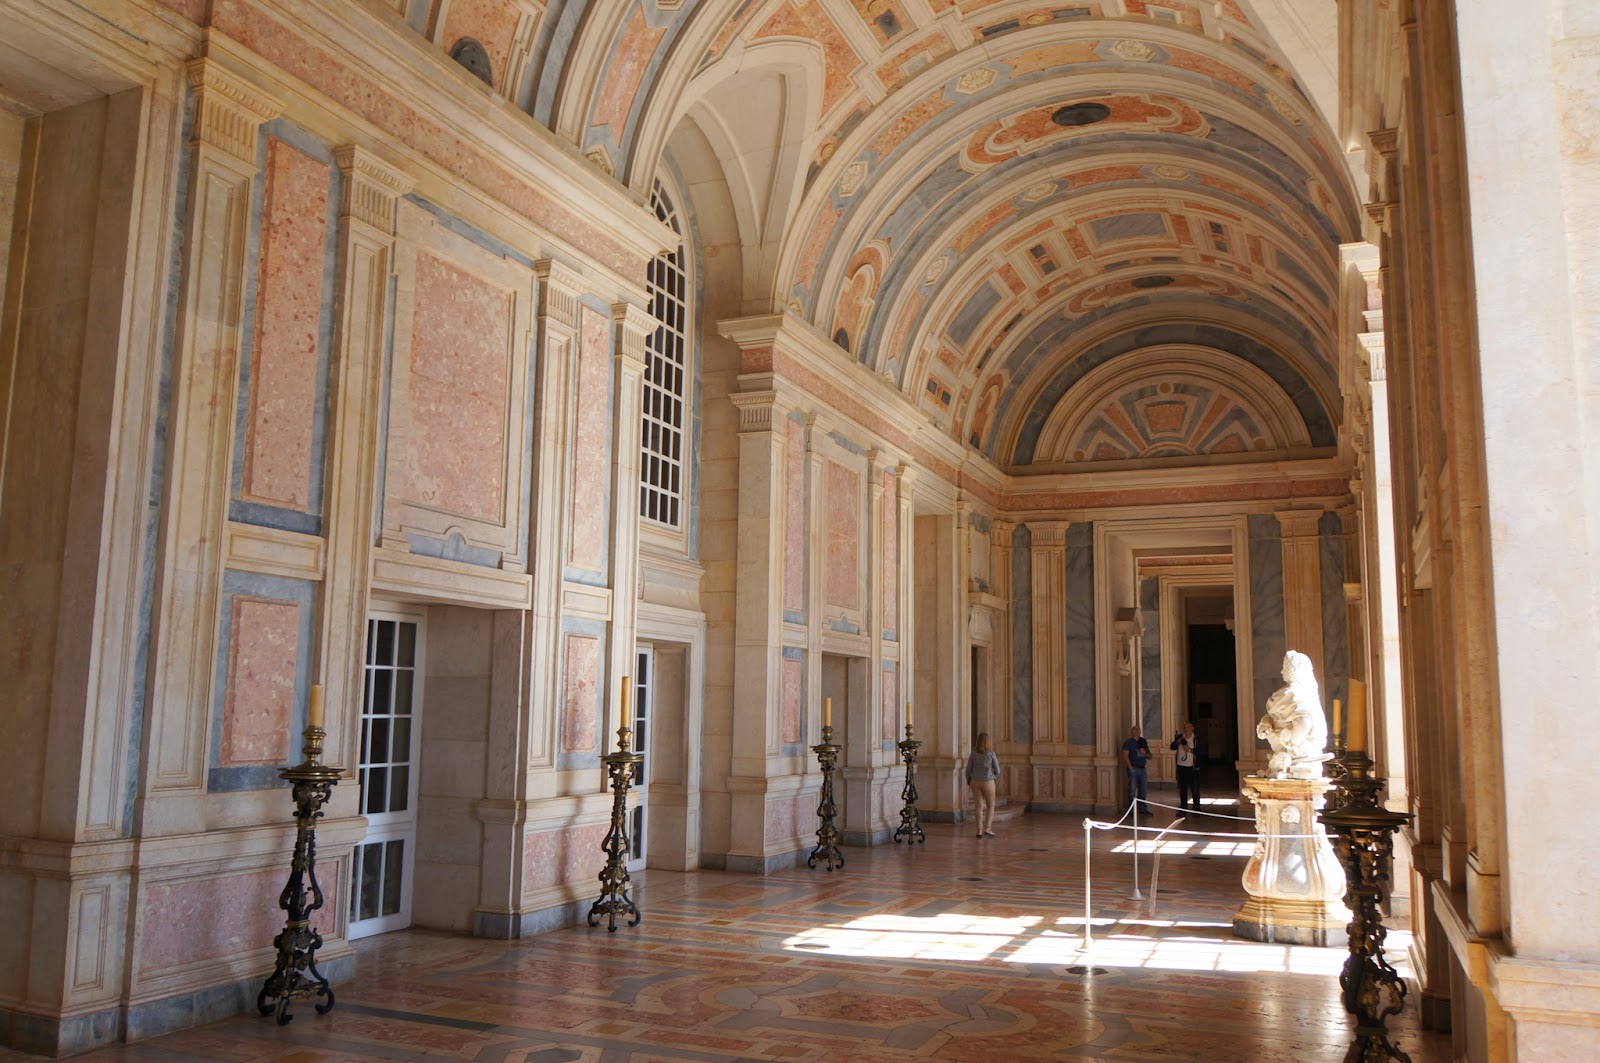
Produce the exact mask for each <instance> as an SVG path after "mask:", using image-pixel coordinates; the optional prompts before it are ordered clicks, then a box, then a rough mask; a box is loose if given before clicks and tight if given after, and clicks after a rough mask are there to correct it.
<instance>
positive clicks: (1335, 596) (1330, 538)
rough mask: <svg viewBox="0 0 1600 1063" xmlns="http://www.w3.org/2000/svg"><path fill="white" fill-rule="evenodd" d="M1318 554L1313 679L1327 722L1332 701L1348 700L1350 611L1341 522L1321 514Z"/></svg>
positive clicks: (1337, 516) (1342, 524) (1335, 515)
mask: <svg viewBox="0 0 1600 1063" xmlns="http://www.w3.org/2000/svg"><path fill="white" fill-rule="evenodd" d="M1317 531H1318V533H1319V534H1320V535H1321V540H1320V543H1319V546H1320V550H1321V554H1322V670H1323V672H1325V673H1326V674H1324V675H1319V676H1317V683H1318V684H1319V685H1320V686H1321V688H1322V704H1323V706H1324V707H1325V708H1327V710H1328V712H1329V714H1330V719H1331V714H1332V712H1333V699H1334V698H1338V699H1339V700H1340V701H1342V702H1345V703H1347V704H1348V703H1349V700H1350V682H1349V680H1350V611H1349V610H1348V609H1347V608H1346V607H1345V601H1344V584H1345V572H1344V522H1343V521H1341V520H1340V519H1339V514H1337V513H1332V512H1329V513H1324V514H1323V515H1322V519H1321V520H1320V521H1318V522H1317Z"/></svg>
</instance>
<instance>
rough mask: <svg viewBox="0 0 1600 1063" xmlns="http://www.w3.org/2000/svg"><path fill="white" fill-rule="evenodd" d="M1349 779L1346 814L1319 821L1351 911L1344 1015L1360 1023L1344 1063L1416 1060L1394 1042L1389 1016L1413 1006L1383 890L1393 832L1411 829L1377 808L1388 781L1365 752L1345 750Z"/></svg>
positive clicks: (1342, 807)
mask: <svg viewBox="0 0 1600 1063" xmlns="http://www.w3.org/2000/svg"><path fill="white" fill-rule="evenodd" d="M1340 765H1341V767H1342V768H1343V770H1344V771H1343V774H1342V775H1341V776H1340V777H1339V780H1338V786H1339V789H1340V790H1341V791H1342V794H1341V800H1340V802H1339V807H1338V808H1337V809H1334V810H1332V811H1324V812H1322V813H1321V814H1320V818H1321V819H1322V822H1323V823H1325V824H1326V825H1327V827H1328V829H1329V830H1331V831H1333V832H1334V836H1335V841H1334V851H1335V852H1336V853H1338V855H1339V860H1340V862H1341V863H1342V864H1344V877H1345V894H1344V903H1345V905H1346V907H1348V908H1349V909H1350V930H1349V934H1350V956H1349V958H1348V959H1346V960H1345V962H1344V970H1343V971H1341V972H1340V974H1339V985H1340V987H1341V988H1342V989H1343V990H1344V1007H1345V1010H1346V1011H1348V1012H1350V1014H1352V1015H1354V1016H1355V1017H1356V1036H1355V1040H1354V1041H1352V1042H1351V1043H1350V1048H1349V1050H1348V1051H1347V1052H1345V1055H1344V1063H1377V1061H1379V1060H1383V1059H1398V1060H1401V1061H1402V1063H1411V1057H1410V1056H1408V1055H1406V1054H1405V1053H1404V1052H1402V1051H1400V1049H1399V1048H1398V1047H1396V1045H1395V1043H1394V1042H1393V1041H1391V1040H1389V1031H1388V1029H1387V1028H1386V1025H1385V1024H1386V1023H1387V1022H1388V1019H1389V1016H1391V1015H1398V1014H1400V1012H1401V1010H1402V1009H1403V1008H1404V1007H1405V1003H1406V983H1405V980H1404V979H1402V978H1401V977H1400V975H1399V973H1398V972H1397V971H1395V969H1394V968H1393V967H1392V966H1390V964H1389V961H1388V960H1386V959H1384V958H1383V939H1384V937H1385V935H1386V934H1387V931H1385V930H1384V927H1383V913H1382V912H1381V911H1380V910H1379V907H1378V906H1379V905H1380V904H1382V903H1383V898H1384V890H1385V888H1386V887H1387V884H1388V882H1389V859H1390V857H1391V856H1392V855H1393V854H1394V832H1395V831H1397V830H1399V829H1400V828H1401V827H1402V826H1403V825H1405V824H1406V823H1408V822H1410V820H1411V816H1410V815H1409V814H1408V813H1405V812H1391V811H1389V810H1388V809H1386V808H1384V807H1382V806H1381V805H1379V804H1378V792H1379V791H1380V790H1382V789H1383V787H1384V783H1385V780H1384V779H1380V778H1375V777H1373V776H1372V775H1371V774H1370V773H1371V770H1372V760H1371V758H1369V757H1368V756H1367V754H1366V752H1365V751H1364V750H1360V749H1352V750H1346V751H1345V753H1344V754H1343V756H1342V757H1340Z"/></svg>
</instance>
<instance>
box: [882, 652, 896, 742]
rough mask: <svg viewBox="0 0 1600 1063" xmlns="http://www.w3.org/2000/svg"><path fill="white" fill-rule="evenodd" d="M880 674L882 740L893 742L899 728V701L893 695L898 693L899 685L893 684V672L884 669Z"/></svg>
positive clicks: (894, 677)
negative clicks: (881, 687) (881, 688)
mask: <svg viewBox="0 0 1600 1063" xmlns="http://www.w3.org/2000/svg"><path fill="white" fill-rule="evenodd" d="M881 674H882V677H883V679H882V686H883V692H882V695H881V697H880V699H879V704H880V705H881V706H882V711H881V712H880V714H879V715H880V716H882V718H883V734H882V736H881V737H882V738H883V739H884V741H886V742H893V741H894V740H895V739H896V737H898V735H897V732H898V730H899V727H900V699H899V698H898V697H896V696H895V695H896V694H898V693H899V685H898V684H897V683H896V682H895V679H896V676H895V670H894V669H893V668H885V669H884V670H883V672H882V673H881Z"/></svg>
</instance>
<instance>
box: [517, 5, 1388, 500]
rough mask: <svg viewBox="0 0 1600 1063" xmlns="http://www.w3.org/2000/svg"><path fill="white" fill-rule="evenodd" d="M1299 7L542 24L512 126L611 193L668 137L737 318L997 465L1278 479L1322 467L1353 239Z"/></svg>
mask: <svg viewBox="0 0 1600 1063" xmlns="http://www.w3.org/2000/svg"><path fill="white" fill-rule="evenodd" d="M1323 7H1324V9H1327V8H1331V7H1332V5H1323ZM1315 8H1316V5H1315V4H1309V5H1308V4H1307V2H1306V0H1276V2H1274V3H1266V2H1261V3H1257V4H1255V5H1250V4H1247V3H1245V2H1243V0H1160V2H1158V0H1060V2H1058V3H1055V4H1048V3H1036V2H1021V3H1018V2H992V3H991V2H984V0H870V2H869V0H742V2H740V0H681V2H680V3H677V4H670V5H669V4H667V3H655V4H649V3H645V4H642V5H641V4H637V3H635V4H628V5H623V4H599V5H595V4H581V3H567V4H565V5H563V4H561V3H554V2H553V3H552V4H551V6H550V7H549V9H548V10H547V14H546V18H545V19H544V23H543V26H542V28H541V35H542V43H543V45H544V53H543V54H545V55H546V56H547V57H548V58H547V59H546V60H545V61H544V63H543V65H542V66H541V67H540V68H539V69H537V70H536V71H535V72H534V81H533V85H532V91H531V101H532V104H531V105H532V110H533V112H534V114H535V117H537V118H539V119H540V120H541V121H543V122H545V123H546V124H548V125H549V126H550V127H551V128H552V129H554V130H555V131H556V132H557V133H558V134H560V135H563V136H565V137H567V138H570V139H571V140H573V141H574V142H575V143H577V145H578V146H579V148H580V150H582V151H583V152H584V153H585V154H586V155H587V156H588V157H589V158H590V159H591V160H593V161H594V162H595V164H596V165H598V166H600V167H601V168H602V169H604V170H606V171H608V172H611V173H613V174H615V176H616V177H618V178H619V179H621V180H624V181H626V182H627V183H628V184H630V185H631V186H633V187H634V188H635V189H647V188H648V186H649V183H650V179H651V177H652V175H654V174H655V172H656V170H657V167H658V166H659V165H660V164H661V161H662V159H663V157H664V155H668V154H670V151H669V144H672V143H676V141H673V140H672V139H671V138H672V137H673V136H674V132H675V131H679V130H681V129H683V128H684V127H685V126H688V125H693V126H694V127H695V129H696V130H697V131H698V133H699V138H698V139H697V140H696V142H697V143H704V144H707V145H709V146H710V150H711V151H712V152H714V154H715V155H716V157H717V159H718V160H719V165H720V166H721V169H722V171H723V173H724V175H725V179H726V180H727V182H728V186H729V188H730V190H731V192H730V195H731V197H732V199H733V202H734V213H735V215H736V216H737V219H738V221H737V224H738V228H739V231H740V240H741V241H742V244H743V247H744V253H745V255H746V258H747V260H748V261H747V262H746V264H745V268H744V272H743V276H744V277H745V283H746V286H747V288H748V289H749V290H747V291H746V292H745V293H744V296H745V298H744V301H743V305H745V306H747V307H754V308H758V309H764V310H767V311H771V310H786V311H787V312H788V313H790V314H792V315H795V316H798V317H801V318H803V319H805V320H806V321H807V322H809V323H810V324H811V325H812V326H814V327H815V328H816V329H818V330H820V331H821V332H822V333H823V334H824V335H826V336H828V337H829V338H831V339H832V340H833V341H834V342H835V343H837V344H838V346H839V347H840V348H841V349H842V350H844V351H848V352H849V355H850V356H852V357H854V358H855V359H857V360H858V361H860V362H861V363H862V364H863V365H865V366H866V367H868V368H869V369H871V370H872V371H874V372H875V373H878V374H881V375H882V376H883V377H884V378H885V379H887V380H889V381H891V382H892V383H893V384H894V385H895V386H896V387H898V388H899V389H900V390H901V391H902V392H903V393H904V394H905V396H906V398H907V399H908V401H910V402H912V403H914V404H915V405H916V406H918V407H919V408H920V409H922V410H923V411H924V412H925V413H926V414H927V415H928V416H929V417H931V418H932V419H933V420H934V421H936V422H937V423H938V424H940V425H941V426H942V427H943V428H944V429H945V430H946V431H948V432H949V433H950V434H951V435H952V436H954V437H956V438H957V439H959V440H961V441H963V442H964V443H966V444H968V445H970V446H972V447H974V448H976V449H978V450H980V451H981V452H982V453H983V454H985V455H986V456H987V457H988V458H990V459H991V460H992V461H994V462H995V463H996V464H998V465H999V466H1001V467H1002V468H1006V469H1009V470H1011V471H1013V472H1018V473H1026V472H1055V471H1064V470H1068V469H1072V468H1079V467H1094V468H1107V467H1119V463H1120V467H1128V466H1129V464H1130V463H1131V464H1132V465H1134V466H1136V467H1142V466H1144V465H1150V464H1155V465H1160V464H1163V463H1179V464H1183V463H1194V462H1197V461H1203V462H1206V463H1216V462H1219V461H1229V460H1262V459H1281V458H1288V457H1295V456H1302V455H1308V454H1316V453H1326V452H1327V449H1328V448H1331V447H1332V446H1333V445H1334V443H1335V434H1336V422H1337V418H1338V412H1339V409H1340V403H1339V399H1338V394H1337V391H1338V389H1337V370H1336V352H1335V347H1334V337H1335V334H1336V329H1335V323H1334V312H1335V304H1336V297H1337V291H1338V281H1337V274H1336V271H1337V265H1338V259H1339V245H1340V244H1341V243H1343V242H1346V241H1349V240H1352V239H1355V238H1357V233H1358V225H1357V220H1356V219H1357V213H1356V201H1355V198H1354V195H1353V190H1352V183H1351V179H1350V175H1349V170H1348V168H1347V165H1346V161H1345V159H1344V158H1343V157H1342V153H1341V151H1340V148H1339V145H1338V143H1337V140H1336V138H1335V137H1334V135H1333V132H1332V130H1331V129H1330V128H1329V125H1328V121H1327V119H1326V117H1325V112H1324V111H1323V110H1322V109H1320V108H1319V107H1318V105H1317V100H1316V99H1314V97H1313V94H1312V93H1313V91H1315V88H1316V86H1315V85H1313V89H1312V90H1308V88H1307V84H1308V80H1309V81H1312V82H1315V81H1317V80H1318V79H1321V80H1324V81H1325V80H1326V74H1327V68H1328V66H1329V65H1330V64H1328V63H1327V62H1325V61H1324V62H1321V63H1319V62H1317V61H1316V60H1317V58H1318V57H1317V55H1316V51H1315V44H1314V42H1313V44H1312V46H1311V48H1310V49H1309V50H1308V48H1307V46H1306V40H1307V36H1306V34H1307V32H1308V25H1309V32H1310V33H1311V34H1312V37H1313V38H1314V37H1315V31H1316V30H1317V29H1318V26H1317V25H1310V24H1309V23H1308V22H1307V18H1308V17H1309V18H1310V19H1311V21H1312V22H1316V21H1317V20H1318V19H1321V20H1322V21H1328V20H1327V19H1326V14H1325V10H1324V13H1323V14H1321V15H1315V14H1314V15H1311V16H1306V15H1305V12H1307V11H1314V10H1315ZM1285 27H1288V28H1289V29H1291V30H1295V31H1298V35H1297V36H1296V35H1294V34H1290V36H1292V37H1293V40H1291V41H1289V44H1288V47H1287V49H1286V48H1285V46H1284V44H1283V37H1284V32H1285V31H1284V28H1285ZM1322 28H1326V27H1322ZM1275 32H1276V34H1277V39H1275ZM1326 44H1327V47H1328V48H1329V49H1330V50H1331V49H1332V47H1333V41H1332V40H1331V39H1329V40H1327V41H1326ZM1291 52H1293V53H1295V54H1296V57H1297V59H1298V61H1299V65H1300V67H1301V71H1302V72H1299V73H1297V71H1296V70H1295V69H1294V65H1293V63H1292V62H1291V60H1290V59H1288V58H1287V57H1286V56H1287V55H1288V54H1289V53H1291ZM1324 59H1325V57H1324ZM580 72H581V73H580ZM1084 463H1112V464H1111V465H1104V464H1101V465H1085V464H1084Z"/></svg>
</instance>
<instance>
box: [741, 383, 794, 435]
mask: <svg viewBox="0 0 1600 1063" xmlns="http://www.w3.org/2000/svg"><path fill="white" fill-rule="evenodd" d="M728 398H729V400H731V401H732V402H733V404H734V406H736V407H737V408H738V410H739V433H740V434H741V435H743V434H744V433H746V432H770V431H772V426H773V423H774V422H775V421H778V420H780V419H781V411H782V409H783V407H782V406H781V405H779V403H778V393H777V392H776V391H739V392H735V393H734V394H732V395H729V396H728Z"/></svg>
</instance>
